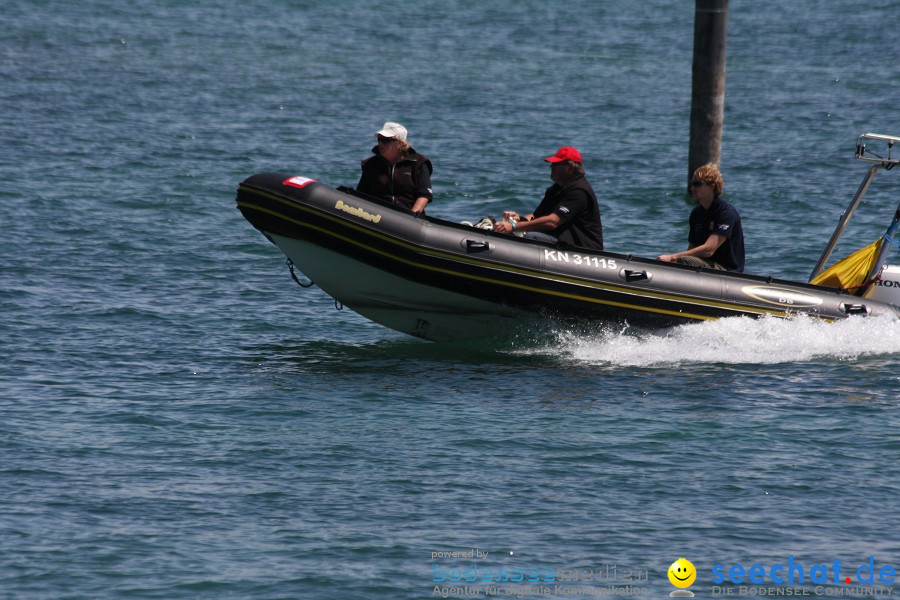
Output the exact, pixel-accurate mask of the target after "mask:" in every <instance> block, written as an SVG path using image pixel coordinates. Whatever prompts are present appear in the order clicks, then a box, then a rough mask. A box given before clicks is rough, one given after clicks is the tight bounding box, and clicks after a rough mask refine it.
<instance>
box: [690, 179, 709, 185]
mask: <svg viewBox="0 0 900 600" xmlns="http://www.w3.org/2000/svg"><path fill="white" fill-rule="evenodd" d="M704 183H706V182H705V181H700V180H699V179H694V180H693V181H691V187H700V186H701V185H703V184H704Z"/></svg>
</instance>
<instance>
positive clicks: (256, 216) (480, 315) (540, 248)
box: [237, 134, 900, 341]
mask: <svg viewBox="0 0 900 600" xmlns="http://www.w3.org/2000/svg"><path fill="white" fill-rule="evenodd" d="M898 141H900V138H895V137H890V136H883V135H877V134H864V135H862V136H860V138H859V140H858V142H857V152H856V156H857V158H859V159H860V160H864V161H868V162H871V163H874V164H873V165H872V166H871V167H870V169H869V171H868V173H867V175H866V177H865V179H864V181H863V183H862V185H861V186H860V188H859V191H858V192H857V194H856V195H855V196H854V198H853V200H852V201H851V203H850V206H849V207H848V209H847V210H846V211H845V213H844V215H843V217H842V218H841V220H840V223H839V224H838V227H837V229H836V230H835V232H834V235H833V236H832V238H831V240H830V241H829V244H828V246H827V247H826V249H825V251H824V252H823V254H822V257H821V258H820V260H819V263H818V264H817V265H816V267H815V268H814V269H813V273H812V276H811V278H810V283H800V282H794V281H785V280H780V279H775V278H772V277H761V276H757V275H748V274H742V273H731V272H723V271H716V270H711V269H705V268H697V267H690V266H686V265H680V264H674V263H666V262H661V261H657V260H655V259H649V258H641V257H638V256H632V255H625V254H618V253H614V252H597V251H591V250H585V249H582V248H577V247H572V246H564V245H562V244H559V243H548V242H543V241H536V240H530V239H525V238H520V237H516V236H513V235H508V234H500V233H496V232H493V231H490V230H485V229H479V228H476V227H473V226H470V225H468V224H460V223H453V222H449V221H445V220H442V219H437V218H433V217H428V216H420V215H416V214H414V213H411V212H409V211H407V210H405V209H403V208H400V207H397V206H394V205H391V204H387V203H384V202H381V201H379V200H377V199H374V198H370V197H366V196H363V195H361V194H359V193H357V192H356V191H354V190H351V189H348V188H342V187H341V188H332V187H329V186H328V185H326V184H324V183H322V182H319V181H316V180H313V179H309V178H306V177H301V176H297V175H294V174H289V173H261V174H257V175H253V176H251V177H249V178H247V179H246V180H245V181H243V182H242V183H241V184H240V186H239V187H238V192H237V206H238V208H239V210H240V211H241V213H242V214H243V215H244V217H245V218H246V219H247V220H248V221H249V222H250V223H251V224H252V225H253V226H254V227H256V228H257V229H258V230H259V231H260V232H262V234H263V235H264V236H265V237H266V238H267V239H268V240H269V241H271V242H272V243H274V244H275V245H276V246H278V248H279V249H280V250H281V251H282V252H283V253H284V255H285V256H286V257H287V263H288V266H289V267H290V269H291V275H292V276H294V279H295V280H296V281H297V282H298V283H300V284H301V285H311V284H312V283H315V284H316V285H318V286H319V287H320V288H321V289H322V290H324V291H325V292H326V293H327V294H329V295H330V296H332V297H333V298H334V299H335V303H336V304H340V305H343V306H346V307H348V308H350V309H352V310H354V311H356V312H357V313H359V314H361V315H363V316H364V317H366V318H368V319H371V320H372V321H374V322H376V323H380V324H382V325H385V326H387V327H390V328H391V329H395V330H397V331H400V332H403V333H406V334H409V335H412V336H416V337H419V338H423V339H427V340H434V341H440V340H457V339H471V338H484V337H493V336H497V335H510V334H513V333H515V332H517V331H521V330H522V329H523V328H526V327H530V326H532V325H536V324H540V323H542V322H545V323H546V322H548V321H552V322H566V321H569V320H572V321H574V322H577V323H579V324H585V323H602V322H614V323H627V324H629V325H635V326H646V327H667V326H671V325H677V324H682V323H689V322H697V321H704V320H709V319H720V318H724V317H731V316H751V317H761V316H766V315H772V316H775V317H790V316H792V315H797V314H807V315H811V316H813V317H816V318H820V319H827V320H838V319H845V318H848V317H851V316H854V315H860V316H877V315H884V314H888V315H892V316H894V317H897V316H900V310H898V307H900V264H897V265H890V264H888V256H889V255H890V253H889V252H888V250H889V249H890V248H891V247H892V245H893V243H894V242H893V235H894V232H895V230H896V229H897V226H898V222H900V206H898V208H897V210H896V212H895V214H894V217H893V221H892V222H891V224H890V226H889V227H888V231H887V233H886V234H885V236H884V237H883V238H881V239H879V240H878V241H876V242H875V243H874V244H872V245H870V246H869V247H867V248H864V249H863V250H861V251H860V252H857V253H854V255H851V256H850V257H848V259H846V260H844V261H841V262H839V263H837V264H835V265H834V266H832V267H831V268H829V269H827V270H824V269H823V267H824V265H825V264H826V262H827V260H828V258H829V256H830V254H831V250H832V249H833V248H834V246H835V244H836V243H837V240H838V239H839V238H840V235H841V233H842V232H843V230H844V227H845V226H846V224H847V222H848V221H849V219H850V217H851V216H852V214H853V211H854V210H855V209H856V207H857V206H858V205H859V203H860V201H861V200H862V197H863V195H864V194H865V192H866V190H867V189H868V187H869V184H870V183H871V181H872V178H873V177H874V176H875V174H876V172H877V171H879V170H881V169H885V170H890V169H891V168H892V167H894V166H895V165H896V164H897V163H898V162H900V159H894V158H892V150H893V145H894V143H895V142H898ZM876 144H878V145H880V144H884V145H887V152H886V157H884V156H876V155H875V154H874V153H873V151H872V149H871V148H869V147H867V146H871V145H876ZM295 268H296V269H299V270H300V271H301V272H302V274H303V275H304V276H305V277H306V278H308V279H309V281H310V283H304V282H303V281H301V279H300V278H299V277H297V275H296V274H295Z"/></svg>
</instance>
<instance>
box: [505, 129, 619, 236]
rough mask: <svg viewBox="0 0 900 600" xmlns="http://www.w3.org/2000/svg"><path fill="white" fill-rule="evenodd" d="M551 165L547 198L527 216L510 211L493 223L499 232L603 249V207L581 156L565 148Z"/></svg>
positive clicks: (576, 151) (545, 196)
mask: <svg viewBox="0 0 900 600" xmlns="http://www.w3.org/2000/svg"><path fill="white" fill-rule="evenodd" d="M544 160H545V161H547V162H548V163H550V179H552V180H553V185H551V186H550V187H548V188H547V191H546V192H544V199H543V200H541V203H540V204H539V205H538V207H537V208H536V209H535V210H534V212H533V213H531V214H530V215H526V216H524V217H523V216H520V215H519V213H517V212H515V211H511V210H507V211H504V212H503V218H504V219H505V220H504V221H497V222H496V223H494V231H496V232H499V233H516V232H524V233H525V237H529V238H533V239H538V240H540V239H543V240H545V241H551V240H554V241H555V240H559V241H560V242H563V243H565V244H568V245H570V246H580V247H582V248H591V249H593V250H603V224H602V223H601V222H600V204H599V203H598V202H597V195H596V194H594V189H593V188H592V187H591V184H589V183H588V181H587V179H585V177H584V166H582V164H581V153H580V152H579V151H578V150H577V149H575V148H573V147H572V146H563V147H562V148H560V149H559V150H557V151H556V154H554V155H553V156H548V157H547V158H545V159H544Z"/></svg>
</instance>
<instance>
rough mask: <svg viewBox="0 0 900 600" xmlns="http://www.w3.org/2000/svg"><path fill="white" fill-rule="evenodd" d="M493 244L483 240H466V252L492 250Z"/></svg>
mask: <svg viewBox="0 0 900 600" xmlns="http://www.w3.org/2000/svg"><path fill="white" fill-rule="evenodd" d="M490 251H491V244H490V243H489V242H485V241H482V240H466V252H490Z"/></svg>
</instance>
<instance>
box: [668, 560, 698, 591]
mask: <svg viewBox="0 0 900 600" xmlns="http://www.w3.org/2000/svg"><path fill="white" fill-rule="evenodd" d="M695 579H697V569H695V568H694V565H693V564H692V563H691V561H689V560H687V559H686V558H679V559H678V560H676V561H675V562H673V563H672V566H670V567H669V581H670V582H672V585H674V586H675V587H677V588H686V587H690V585H691V584H692V583H694V580H695Z"/></svg>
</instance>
